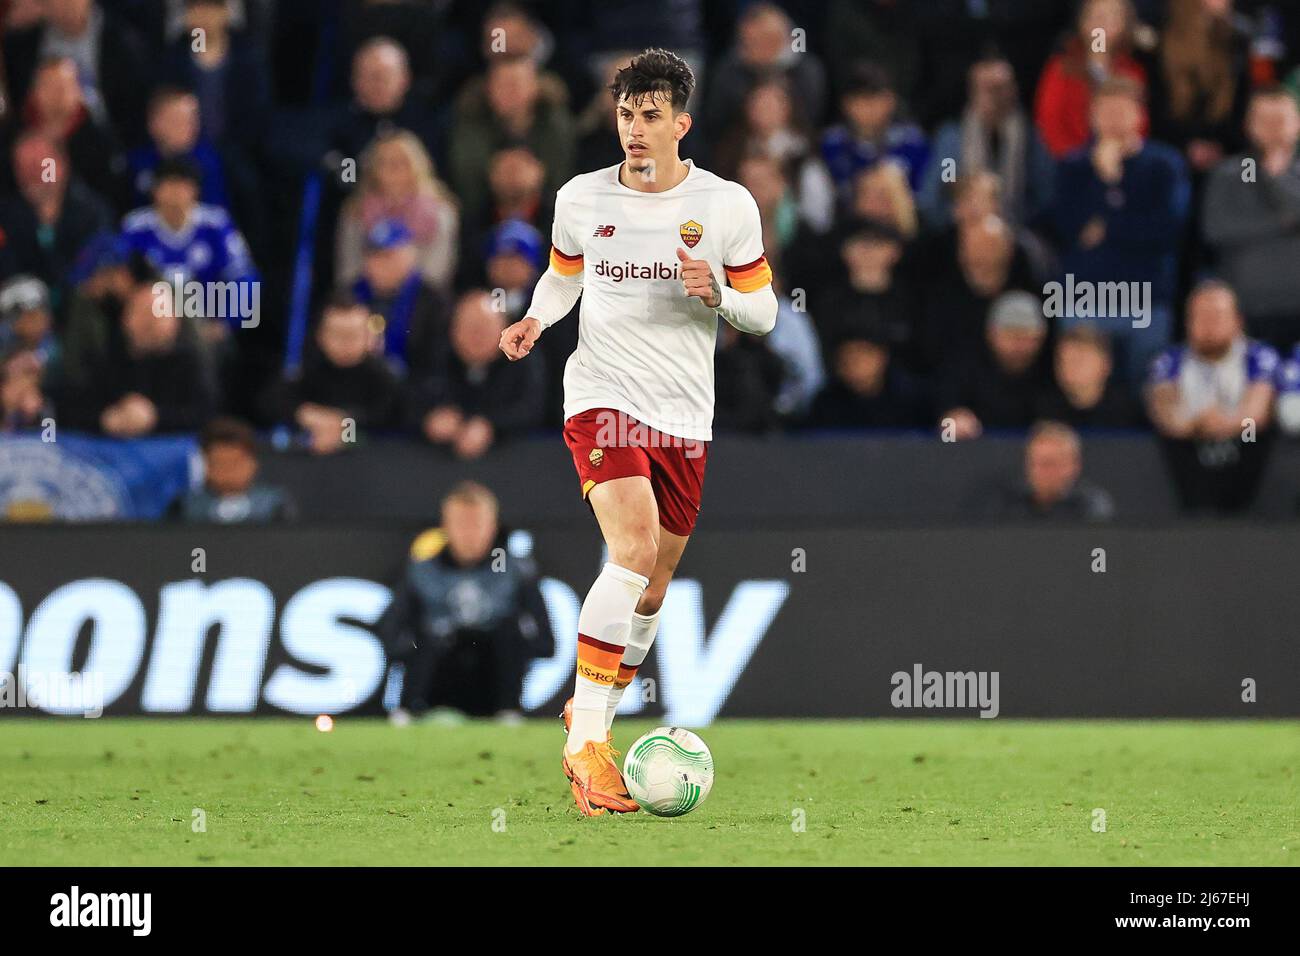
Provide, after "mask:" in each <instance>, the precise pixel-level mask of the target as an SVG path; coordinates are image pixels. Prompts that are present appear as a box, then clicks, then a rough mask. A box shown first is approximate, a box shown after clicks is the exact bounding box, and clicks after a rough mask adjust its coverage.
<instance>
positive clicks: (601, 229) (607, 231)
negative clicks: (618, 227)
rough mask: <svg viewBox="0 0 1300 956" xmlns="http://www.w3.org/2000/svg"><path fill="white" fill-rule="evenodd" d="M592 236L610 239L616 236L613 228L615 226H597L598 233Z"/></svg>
mask: <svg viewBox="0 0 1300 956" xmlns="http://www.w3.org/2000/svg"><path fill="white" fill-rule="evenodd" d="M592 235H593V236H599V237H600V238H601V239H608V238H609V237H610V236H612V235H614V227H613V226H597V227H596V231H595V232H593V233H592Z"/></svg>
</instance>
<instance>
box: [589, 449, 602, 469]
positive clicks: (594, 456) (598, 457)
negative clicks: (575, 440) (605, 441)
mask: <svg viewBox="0 0 1300 956" xmlns="http://www.w3.org/2000/svg"><path fill="white" fill-rule="evenodd" d="M604 460H605V450H604V449H603V448H593V449H592V450H591V454H590V455H588V456H587V461H589V462H591V467H593V468H599V467H600V463H601V462H602V461H604Z"/></svg>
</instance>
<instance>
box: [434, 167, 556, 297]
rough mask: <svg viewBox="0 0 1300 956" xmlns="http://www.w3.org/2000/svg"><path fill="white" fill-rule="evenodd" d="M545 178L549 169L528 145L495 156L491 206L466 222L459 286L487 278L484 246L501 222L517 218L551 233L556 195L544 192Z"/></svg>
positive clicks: (490, 179)
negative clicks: (553, 204)
mask: <svg viewBox="0 0 1300 956" xmlns="http://www.w3.org/2000/svg"><path fill="white" fill-rule="evenodd" d="M545 179H546V169H545V168H544V167H543V166H542V164H541V161H540V160H539V159H538V158H537V156H536V155H535V154H534V153H533V151H532V150H530V149H529V148H528V147H526V146H508V147H506V148H505V149H501V150H498V151H497V152H496V153H494V154H493V155H492V159H491V160H490V162H489V164H488V188H489V190H490V194H491V198H490V199H489V202H488V207H487V208H486V209H484V210H483V211H482V212H481V213H480V214H479V216H478V217H476V218H467V219H466V220H465V221H464V223H463V228H462V233H461V252H460V271H459V273H458V275H457V287H458V288H462V289H467V288H474V287H476V286H481V285H483V284H484V283H485V282H486V281H487V272H486V271H485V268H484V263H483V249H484V248H485V247H486V246H487V243H488V241H489V237H490V235H491V233H492V230H494V229H496V228H497V226H498V225H500V224H501V223H503V222H506V221H507V220H511V219H517V220H519V221H520V222H526V223H528V224H529V225H530V226H532V227H533V228H535V229H536V230H537V231H538V232H540V233H541V234H542V235H543V236H549V235H550V234H551V218H552V216H553V210H552V203H553V202H554V197H553V195H550V194H546V193H544V192H543V187H544V184H545Z"/></svg>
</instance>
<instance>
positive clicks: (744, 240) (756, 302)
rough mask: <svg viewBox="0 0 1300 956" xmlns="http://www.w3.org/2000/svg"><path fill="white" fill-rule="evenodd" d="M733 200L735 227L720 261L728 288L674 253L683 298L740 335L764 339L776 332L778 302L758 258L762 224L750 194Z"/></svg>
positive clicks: (740, 191)
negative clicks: (700, 305) (696, 300)
mask: <svg viewBox="0 0 1300 956" xmlns="http://www.w3.org/2000/svg"><path fill="white" fill-rule="evenodd" d="M736 195H737V199H736V208H735V217H734V220H733V221H734V223H735V225H734V226H733V229H732V233H731V235H730V236H728V238H727V240H726V243H725V244H724V247H723V256H722V262H723V270H724V271H725V272H726V276H727V282H728V285H722V284H721V283H719V281H718V277H717V276H715V275H714V274H713V269H712V268H711V267H710V266H709V264H708V263H707V262H706V261H704V260H703V259H691V258H690V257H689V256H687V255H686V253H685V252H683V251H682V250H681V249H678V250H677V257H678V258H679V259H680V260H681V262H682V281H683V283H684V284H685V287H686V294H687V295H694V296H699V298H700V301H701V302H703V303H704V304H705V305H707V306H708V307H709V308H711V309H715V310H717V312H718V314H719V315H721V316H722V317H723V318H724V319H726V320H727V321H728V322H730V323H731V324H732V325H733V326H735V327H736V328H737V329H739V330H740V331H741V332H751V333H754V334H755V335H766V334H767V333H768V332H771V331H772V329H774V328H775V327H776V312H777V302H776V293H775V292H774V291H772V269H771V267H770V266H769V265H768V264H767V257H766V256H764V255H763V224H762V219H761V217H760V216H759V212H758V203H756V202H754V197H753V196H751V195H750V194H749V190H747V189H745V188H744V187H743V186H737V187H736ZM733 263H734V264H733Z"/></svg>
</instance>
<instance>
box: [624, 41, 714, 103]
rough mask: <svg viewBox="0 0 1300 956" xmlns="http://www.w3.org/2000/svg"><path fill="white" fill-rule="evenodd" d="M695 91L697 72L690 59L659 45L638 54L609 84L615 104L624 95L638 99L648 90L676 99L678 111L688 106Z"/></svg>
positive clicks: (634, 99) (674, 100) (673, 100)
mask: <svg viewBox="0 0 1300 956" xmlns="http://www.w3.org/2000/svg"><path fill="white" fill-rule="evenodd" d="M694 90H695V74H694V73H692V72H691V68H690V67H689V66H687V65H686V61H685V60H683V59H682V58H681V57H680V56H678V55H677V54H676V53H670V52H669V51H668V50H661V49H659V48H657V47H656V48H653V49H649V50H646V51H645V52H644V53H640V54H638V55H636V56H634V57H633V58H632V62H631V63H629V64H628V65H627V66H625V67H623V69H621V70H619V71H618V74H617V75H616V76H615V77H614V82H613V83H611V84H609V92H610V93H611V94H612V95H613V97H614V102H615V103H617V102H618V101H619V100H620V99H622V98H623V97H624V96H626V97H627V98H628V99H630V100H632V101H634V102H635V101H638V100H640V99H641V97H643V96H645V95H646V94H648V93H659V94H666V95H668V96H670V97H671V98H672V104H673V112H674V113H680V112H681V111H682V110H684V109H686V103H687V101H688V100H689V99H690V98H691V93H692V92H694Z"/></svg>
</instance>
